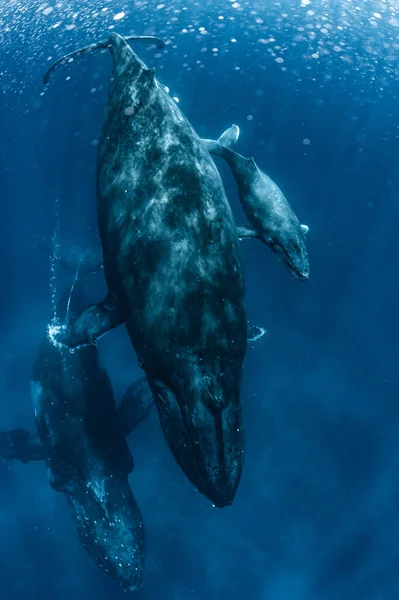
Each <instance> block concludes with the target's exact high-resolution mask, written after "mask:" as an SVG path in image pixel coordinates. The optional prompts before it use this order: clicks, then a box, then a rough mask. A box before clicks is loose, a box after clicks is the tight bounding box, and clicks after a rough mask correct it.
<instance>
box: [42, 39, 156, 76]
mask: <svg viewBox="0 0 399 600" xmlns="http://www.w3.org/2000/svg"><path fill="white" fill-rule="evenodd" d="M117 38H119V39H120V38H121V36H119V35H118V34H116V33H112V34H111V35H110V36H109V37H108V38H107V39H106V40H103V41H101V42H97V43H96V44H90V45H89V46H85V47H84V48H80V49H79V50H74V52H70V53H69V54H66V55H65V56H63V57H61V58H59V59H58V60H57V61H56V62H55V63H53V64H52V65H51V67H50V68H49V69H48V70H47V72H46V73H45V75H44V77H43V83H44V85H48V83H49V82H50V79H51V76H52V74H53V73H54V71H55V70H56V69H57V68H58V67H59V66H60V65H65V64H67V63H70V62H72V61H73V60H75V58H78V57H79V56H83V55H85V54H89V53H90V52H94V51H95V50H106V49H107V48H111V47H112V45H113V43H114V41H115V39H117ZM123 40H124V41H125V42H137V43H139V44H145V45H151V46H155V47H156V48H159V49H160V48H164V47H165V42H164V41H163V40H161V39H160V38H157V37H154V36H151V35H129V36H126V37H124V38H123Z"/></svg>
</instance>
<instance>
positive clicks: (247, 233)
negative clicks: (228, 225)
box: [236, 226, 261, 240]
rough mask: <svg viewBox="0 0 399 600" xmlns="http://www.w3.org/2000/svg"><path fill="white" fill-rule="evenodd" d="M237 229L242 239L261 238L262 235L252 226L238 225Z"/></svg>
mask: <svg viewBox="0 0 399 600" xmlns="http://www.w3.org/2000/svg"><path fill="white" fill-rule="evenodd" d="M236 230H237V235H238V237H239V238H240V240H245V239H255V238H259V239H260V237H261V235H260V233H259V232H258V231H256V229H251V227H241V226H238V227H236Z"/></svg>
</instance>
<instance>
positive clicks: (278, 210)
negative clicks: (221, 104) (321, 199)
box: [203, 125, 309, 280]
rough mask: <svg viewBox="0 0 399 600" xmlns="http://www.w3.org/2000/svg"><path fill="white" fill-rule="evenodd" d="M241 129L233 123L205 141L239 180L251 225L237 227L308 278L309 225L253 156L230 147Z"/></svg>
mask: <svg viewBox="0 0 399 600" xmlns="http://www.w3.org/2000/svg"><path fill="white" fill-rule="evenodd" d="M239 134H240V130H239V128H238V127H237V125H232V126H231V127H230V128H229V129H227V131H225V132H224V133H223V134H222V135H221V136H220V138H219V139H218V140H217V141H215V140H206V139H204V140H203V142H204V144H205V145H206V147H207V149H208V151H209V153H210V154H212V155H214V156H220V157H222V158H223V159H224V160H225V161H226V162H227V164H228V165H229V167H230V169H231V171H232V173H233V176H234V178H235V180H236V183H237V188H238V195H239V198H240V202H241V205H242V207H243V210H244V212H245V214H246V216H247V218H248V220H249V222H250V223H251V225H252V227H251V228H249V227H237V232H238V235H239V237H240V238H241V239H244V238H257V239H260V240H261V241H262V242H263V243H264V244H266V245H267V246H269V247H270V248H271V249H272V251H273V252H274V253H275V254H276V255H277V256H278V258H279V259H280V260H281V262H282V263H283V264H284V266H285V267H286V268H287V269H288V270H289V272H290V273H291V275H293V276H294V277H296V278H297V279H301V280H307V279H309V259H308V254H307V250H306V243H305V236H306V234H307V233H308V231H309V228H308V226H307V225H301V223H300V222H299V220H298V218H297V216H296V214H295V213H294V211H293V210H292V208H291V206H290V204H289V203H288V200H287V199H286V197H285V196H284V194H283V192H282V191H281V190H280V188H279V187H278V185H277V184H276V183H274V181H273V180H272V179H270V177H269V176H268V175H266V173H264V172H263V171H261V170H260V169H259V167H258V166H257V164H256V163H255V161H254V159H253V158H245V157H244V156H241V155H240V154H238V153H237V152H234V151H233V150H231V149H230V146H232V145H233V144H235V143H236V142H237V140H238V137H239Z"/></svg>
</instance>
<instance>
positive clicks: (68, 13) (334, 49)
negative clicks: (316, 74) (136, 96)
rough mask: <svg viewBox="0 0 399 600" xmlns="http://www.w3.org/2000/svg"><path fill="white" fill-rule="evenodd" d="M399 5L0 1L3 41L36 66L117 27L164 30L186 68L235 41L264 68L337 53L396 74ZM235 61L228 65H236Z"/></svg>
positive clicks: (299, 0)
mask: <svg viewBox="0 0 399 600" xmlns="http://www.w3.org/2000/svg"><path fill="white" fill-rule="evenodd" d="M398 11H399V8H398V6H397V3H394V2H391V3H390V2H388V1H386V0H361V1H360V0H358V1H357V2H356V1H352V0H337V1H336V2H330V1H329V0H281V1H278V2H264V0H245V1H242V0H240V1H235V0H205V1H201V2H199V1H197V2H191V1H190V2H185V1H184V0H164V1H163V2H162V1H161V2H160V1H159V0H122V1H119V0H98V2H97V3H95V2H93V3H92V2H86V1H83V0H75V1H74V2H71V1H62V0H61V1H59V2H57V1H56V2H52V1H47V2H43V1H41V0H10V1H8V2H3V3H2V4H1V6H0V25H1V27H0V43H1V45H2V48H3V49H4V50H5V51H6V52H8V53H13V54H14V55H15V54H16V53H17V54H18V53H20V54H22V55H23V57H24V60H29V61H32V60H33V61H35V62H37V63H38V68H40V66H39V65H40V63H41V62H42V61H43V60H46V59H47V60H51V59H52V58H53V57H51V56H49V55H47V56H44V54H45V52H47V51H48V48H49V43H51V44H52V47H53V49H54V50H55V52H56V54H57V55H59V54H60V50H61V49H62V51H67V50H69V49H72V48H75V47H76V42H77V41H79V43H81V42H82V40H83V39H85V40H87V41H90V42H91V41H93V40H96V39H99V38H100V36H103V35H104V34H105V33H106V32H107V31H108V32H109V31H112V30H113V29H116V30H118V31H121V32H123V33H136V34H156V35H159V36H161V37H163V38H164V39H166V40H167V44H168V47H167V49H166V50H165V52H166V53H168V52H169V53H171V54H172V55H176V56H180V57H183V62H182V68H183V69H190V70H195V69H200V68H203V67H204V61H203V55H204V54H205V53H207V56H212V58H215V59H216V58H217V57H220V56H223V55H225V54H228V53H233V56H238V54H237V50H236V48H238V52H239V57H240V61H239V62H240V63H241V62H243V63H245V62H247V64H248V65H249V64H251V66H252V68H253V69H257V68H269V65H270V60H273V61H274V62H275V63H276V65H278V67H279V68H281V69H282V70H286V69H288V68H290V57H295V59H297V57H298V55H301V56H302V57H303V58H304V59H305V60H306V61H308V62H309V63H310V64H311V63H314V62H317V63H322V64H323V65H324V64H325V65H326V66H329V65H330V64H331V61H335V60H339V61H343V62H344V63H346V64H347V65H348V69H352V70H353V69H355V70H361V69H366V70H371V71H373V70H374V69H376V68H377V67H378V65H379V63H381V62H382V63H383V68H384V70H385V72H386V73H387V74H390V75H393V74H395V75H396V69H397V67H396V63H397V61H396V53H397V50H398V42H397V34H398V31H399V29H398V28H399V16H398V14H397V13H398ZM132 27H134V31H133V30H132ZM186 38H189V40H190V42H189V43H191V42H194V43H195V48H197V50H195V51H192V46H191V47H190V55H187V54H186V56H184V49H185V48H186V47H187V41H186ZM50 47H51V46H50ZM235 47H236V48H235ZM182 48H183V52H182ZM165 52H164V53H162V56H163V55H164V54H165ZM160 56H161V54H159V55H157V56H156V57H160ZM244 57H245V60H244V59H243V58H244ZM233 62H234V60H233ZM237 62H238V61H236V62H235V64H232V66H231V68H232V69H233V70H235V71H240V69H241V68H242V66H240V65H237V64H236V63H237ZM310 68H311V67H310ZM4 74H5V73H4V72H3V73H2V75H3V76H4Z"/></svg>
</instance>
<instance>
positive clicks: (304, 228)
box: [301, 225, 309, 235]
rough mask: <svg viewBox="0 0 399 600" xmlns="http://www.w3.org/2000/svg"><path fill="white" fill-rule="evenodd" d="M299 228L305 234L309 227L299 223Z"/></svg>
mask: <svg viewBox="0 0 399 600" xmlns="http://www.w3.org/2000/svg"><path fill="white" fill-rule="evenodd" d="M301 229H302V232H303V234H304V235H307V234H308V232H309V227H308V226H307V225H301Z"/></svg>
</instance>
